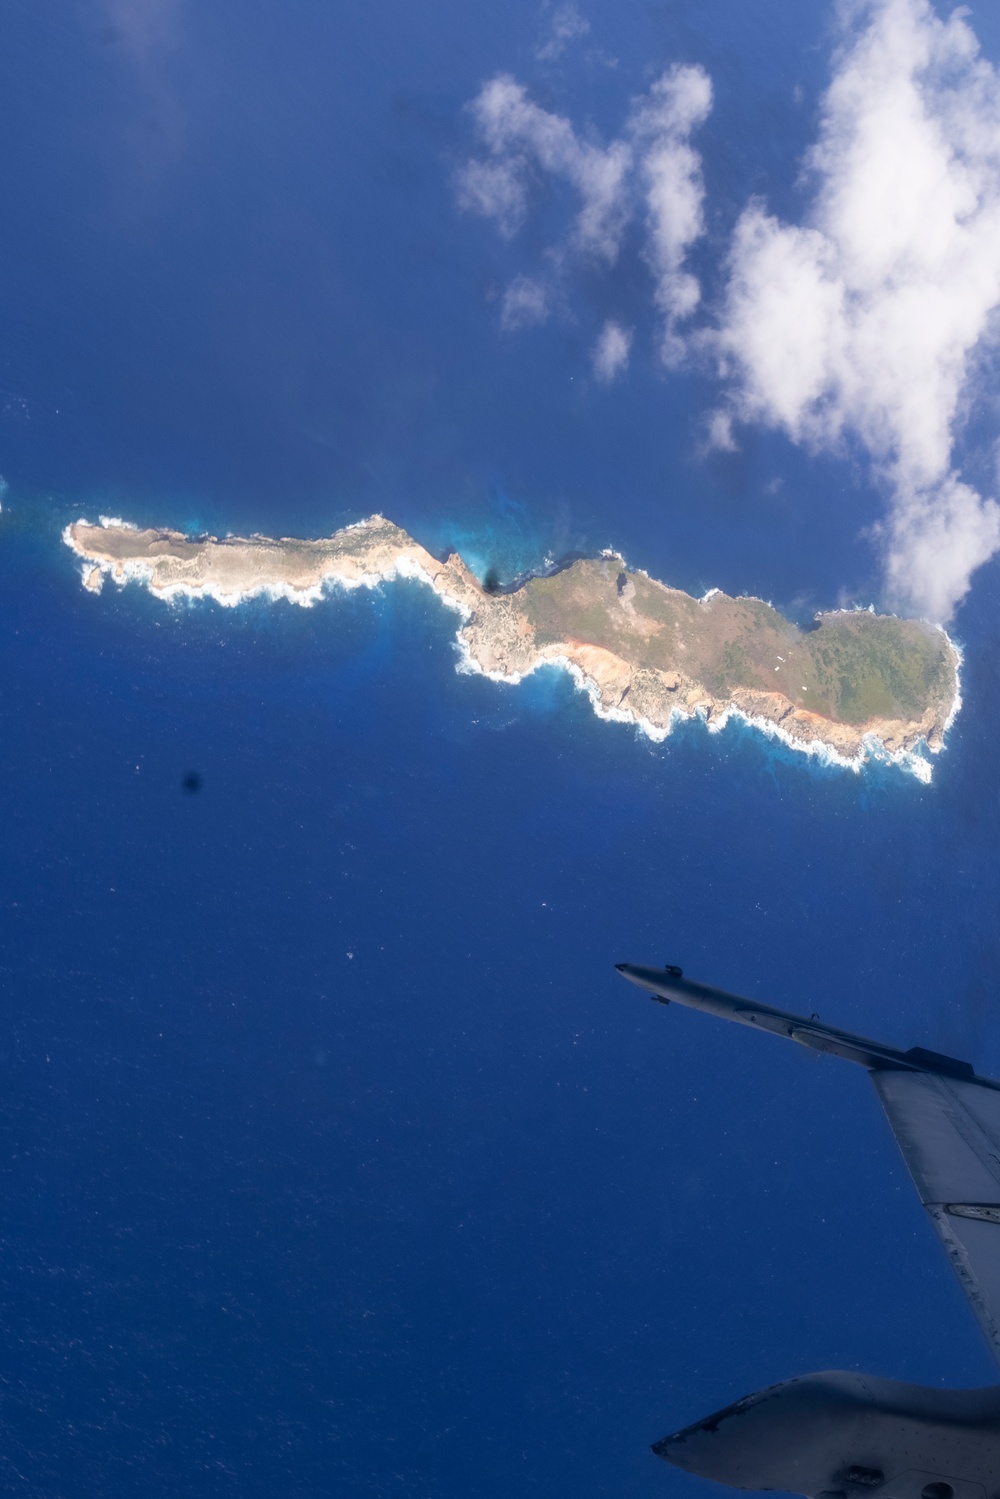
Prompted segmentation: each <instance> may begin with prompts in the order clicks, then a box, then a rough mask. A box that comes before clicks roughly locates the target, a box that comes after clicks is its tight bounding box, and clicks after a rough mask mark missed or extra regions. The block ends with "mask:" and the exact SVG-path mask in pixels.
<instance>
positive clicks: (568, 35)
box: [535, 5, 590, 62]
mask: <svg viewBox="0 0 1000 1499" xmlns="http://www.w3.org/2000/svg"><path fill="white" fill-rule="evenodd" d="M589 30H590V22H589V21H588V20H586V19H585V18H584V17H583V16H581V14H580V12H579V11H578V10H577V8H576V6H575V5H560V6H559V8H558V10H557V11H556V13H555V15H554V16H553V17H552V25H551V26H550V28H549V37H548V41H546V42H544V43H543V44H542V46H540V47H539V48H537V50H536V52H535V56H536V57H537V58H538V60H539V62H554V61H555V59H556V58H557V57H561V56H562V54H563V52H564V51H565V50H566V48H567V46H568V45H569V43H570V42H575V41H576V39H577V38H578V37H581V36H586V35H587V32H588V31H589Z"/></svg>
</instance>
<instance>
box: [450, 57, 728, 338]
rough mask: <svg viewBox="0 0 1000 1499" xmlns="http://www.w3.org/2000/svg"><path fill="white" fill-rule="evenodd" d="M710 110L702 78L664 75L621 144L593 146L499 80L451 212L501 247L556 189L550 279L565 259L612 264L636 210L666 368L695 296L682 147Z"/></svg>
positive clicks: (698, 216) (482, 104)
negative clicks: (487, 226)
mask: <svg viewBox="0 0 1000 1499" xmlns="http://www.w3.org/2000/svg"><path fill="white" fill-rule="evenodd" d="M711 101H712V87H711V83H710V81H709V78H708V75H707V74H706V73H705V72H704V70H703V69H702V68H699V67H674V68H671V69H669V70H668V71H667V72H666V73H664V75H663V77H662V78H660V79H659V80H658V81H657V82H656V83H655V84H654V85H653V87H652V88H651V89H650V91H649V93H648V94H645V95H643V96H642V97H640V98H638V99H636V100H634V101H633V104H632V108H631V111H630V114H629V117H628V120H627V122H626V126H625V130H624V132H623V134H622V135H621V136H620V137H618V138H616V139H614V140H612V141H611V142H609V143H608V144H607V145H601V144H599V143H597V142H596V141H594V140H592V139H589V138H585V137H583V136H582V135H581V134H579V133H578V132H577V130H576V129H575V128H574V126H573V124H572V123H571V122H570V121H569V120H568V119H566V118H565V117H564V116H562V115H558V114H555V113H552V112H550V111H549V110H546V109H543V108H542V107H541V106H540V105H538V104H535V103H534V102H533V101H532V100H531V99H530V98H529V97H528V93H527V90H526V89H525V88H524V87H523V86H522V85H521V84H519V83H518V82H517V81H516V80H515V79H513V78H511V77H510V76H509V75H507V74H501V75H499V76H498V77H496V78H493V79H491V80H490V81H489V82H488V83H487V84H485V85H484V86H483V88H482V89H481V91H480V93H479V94H478V95H477V97H476V98H475V99H474V100H473V102H472V105H471V110H472V116H473V119H474V121H475V125H476V130H477V134H478V135H479V137H480V140H481V141H482V143H483V145H484V146H485V148H486V151H487V154H486V155H485V156H479V157H474V158H473V159H472V160H470V161H469V162H468V163H467V164H466V165H465V166H464V167H463V168H462V170H461V171H460V172H459V174H458V179H457V191H458V199H459V204H460V206H461V207H462V208H464V209H466V210H468V211H471V212H473V213H477V214H480V215H481V216H483V217H484V218H489V219H492V220H493V222H494V223H495V224H496V227H497V229H498V230H499V232H500V233H501V235H503V236H504V237H505V238H508V239H509V238H513V236H514V235H515V234H516V233H517V232H518V230H519V229H520V228H521V226H522V225H523V223H524V220H525V218H526V216H527V214H528V211H529V203H530V197H531V187H532V185H533V184H534V183H536V182H538V181H541V180H544V179H561V180H562V181H564V182H567V183H568V184H569V185H570V186H571V187H572V188H573V189H574V190H575V193H576V196H577V200H578V203H579V208H578V211H577V213H576V215H575V217H574V220H573V224H572V226H571V229H570V231H569V235H568V238H567V241H566V243H565V244H563V245H560V246H556V247H553V248H552V249H551V250H550V253H549V256H548V261H549V266H550V274H552V271H553V269H555V270H558V268H559V267H565V265H566V263H567V259H568V258H571V257H572V256H573V255H577V256H582V257H584V258H586V259H587V260H588V261H590V263H591V264H597V265H601V264H603V265H606V266H611V265H613V264H614V263H615V261H616V259H617V257H618V254H619V251H620V249H621V244H622V238H623V235H624V232H625V229H626V227H627V225H628V223H629V222H630V220H631V219H633V218H634V217H635V216H636V214H637V213H639V212H640V211H644V213H645V218H646V226H647V235H648V244H647V249H646V259H647V261H648V264H649V266H650V268H651V270H652V272H653V276H654V282H655V301H656V304H657V306H658V307H659V309H660V311H661V313H662V316H663V321H664V338H663V352H664V357H665V358H667V359H668V360H670V361H674V360H676V358H677V356H678V351H679V350H680V348H681V341H680V339H679V337H678V333H677V327H678V324H679V323H680V322H681V321H682V320H683V319H685V318H687V317H689V316H690V314H691V313H692V312H693V311H694V309H695V307H696V306H697V304H698V300H699V295H700V292H699V287H698V283H697V281H696V280H695V278H694V277H693V276H692V275H691V274H690V272H688V271H686V270H685V269H684V260H685V257H686V255H687V252H688V250H689V248H690V246H691V245H692V243H693V242H694V241H695V240H696V239H697V238H698V237H699V236H700V235H701V234H702V233H703V228H704V226H703V220H702V201H703V198H704V187H703V184H702V180H701V161H700V157H699V156H698V154H697V152H696V151H695V150H694V149H693V148H692V147H691V145H690V143H689V137H690V135H691V132H692V131H693V130H694V129H695V128H696V127H697V126H698V125H700V124H701V123H702V121H703V120H704V119H705V117H706V116H707V114H708V111H709V109H710V108H711ZM515 285H516V283H515ZM511 290H513V287H512V288H511ZM505 306H506V301H505ZM534 321H538V319H534ZM507 325H508V326H510V324H509V323H508V324H507Z"/></svg>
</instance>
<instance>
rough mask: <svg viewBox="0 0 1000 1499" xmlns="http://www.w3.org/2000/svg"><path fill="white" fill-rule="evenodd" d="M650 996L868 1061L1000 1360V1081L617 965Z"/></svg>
mask: <svg viewBox="0 0 1000 1499" xmlns="http://www.w3.org/2000/svg"><path fill="white" fill-rule="evenodd" d="M617 966H618V971H619V972H620V973H621V974H623V975H624V977H625V978H627V979H630V980H631V982H632V983H634V984H638V985H639V987H640V988H642V989H646V990H648V991H649V993H650V994H651V996H652V998H654V999H657V1000H659V1001H660V1002H661V1003H666V1004H668V1003H669V1002H670V1001H671V1000H675V1001H677V1003H679V1004H682V1005H687V1006H689V1007H690V1008H692V1009H696V1010H707V1011H708V1012H709V1013H710V1014H713V1015H719V1016H722V1017H723V1018H724V1019H727V1020H735V1021H737V1022H738V1023H739V1024H741V1025H751V1026H753V1027H754V1028H755V1029H757V1030H767V1031H771V1032H772V1033H773V1034H775V1035H779V1036H786V1037H788V1038H789V1039H790V1040H792V1041H798V1042H799V1043H800V1044H801V1045H803V1046H808V1047H809V1048H810V1049H811V1050H813V1051H820V1052H827V1053H829V1054H830V1055H832V1056H839V1057H843V1058H845V1059H846V1060H847V1061H851V1062H857V1063H859V1064H860V1065H861V1066H863V1067H866V1068H867V1069H868V1071H869V1075H870V1076H871V1079H872V1082H873V1083H874V1085H875V1091H876V1092H877V1093H878V1096H879V1098H880V1100H881V1102H882V1107H883V1108H884V1110H885V1112H886V1116H887V1118H888V1120H889V1124H890V1126H891V1127H892V1132H893V1134H894V1135H895V1137H896V1142H897V1144H898V1145H899V1148H900V1150H901V1151H902V1153H903V1159H904V1161H905V1162H906V1164H907V1167H908V1168H909V1172H910V1175H911V1176H912V1177H913V1181H914V1184H915V1186H916V1188H917V1191H918V1192H919V1194H920V1200H921V1202H922V1203H923V1205H924V1208H925V1210H926V1212H927V1216H928V1217H929V1218H930V1220H931V1222H932V1224H933V1225H934V1228H935V1231H936V1232H937V1235H938V1237H939V1238H940V1240H941V1242H942V1244H943V1245H944V1248H945V1252H946V1253H947V1255H948V1258H949V1260H950V1261H951V1265H952V1268H953V1270H954V1271H955V1274H956V1275H957V1276H958V1280H959V1284H960V1285H961V1287H962V1290H963V1291H964V1292H965V1295H966V1297H967V1298H968V1301H969V1304H970V1306H971V1307H972V1310H973V1311H974V1312H975V1314H976V1317H977V1318H978V1321H979V1325H980V1327H981V1328H982V1329H983V1332H984V1333H985V1334H986V1337H987V1339H988V1340H989V1344H990V1347H991V1349H992V1351H993V1355H994V1357H995V1358H996V1359H997V1362H998V1363H1000V1084H998V1083H995V1082H992V1081H990V1079H988V1078H981V1077H977V1076H976V1074H975V1072H974V1071H973V1069H972V1067H971V1065H970V1064H969V1063H968V1062H960V1061H957V1060H956V1059H955V1058H954V1057H946V1056H942V1055H941V1054H940V1053H938V1052H933V1051H926V1050H925V1049H924V1048H923V1047H919V1046H914V1047H911V1048H910V1049H909V1051H897V1050H896V1049H895V1048H893V1047H891V1046H884V1045H883V1044H882V1043H881V1042H878V1041H870V1040H868V1039H866V1038H865V1037H864V1036H855V1035H852V1034H851V1032H850V1031H842V1030H839V1029H838V1028H837V1027H836V1026H828V1025H823V1024H821V1023H820V1022H819V1021H818V1020H817V1019H815V1018H812V1019H809V1020H806V1019H805V1018H803V1017H802V1016H799V1015H792V1014H790V1013H788V1012H787V1011H785V1010H777V1009H774V1008H773V1007H772V1006H770V1005H762V1004H757V1003H755V1002H754V1001H753V1000H749V999H741V998H739V997H738V996H737V995H734V994H726V993H724V992H723V991H722V990H721V989H710V988H708V987H707V986H706V985H704V984H696V983H692V982H691V980H690V979H685V978H684V977H683V975H682V973H681V970H680V969H679V968H643V967H639V966H636V965H634V964H631V963H619V964H618V965H617Z"/></svg>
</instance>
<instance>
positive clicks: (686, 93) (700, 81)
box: [629, 67, 712, 364]
mask: <svg viewBox="0 0 1000 1499" xmlns="http://www.w3.org/2000/svg"><path fill="white" fill-rule="evenodd" d="M711 108H712V84H711V80H710V79H709V76H708V74H707V73H706V72H705V70H704V69H703V68H698V67H673V68H670V69H668V71H667V72H666V73H664V75H663V77H662V78H661V79H659V81H658V82H657V83H655V84H654V85H653V87H652V88H651V89H650V91H649V93H648V94H647V95H646V97H645V98H643V99H639V100H637V101H636V103H635V106H634V108H633V112H632V117H631V120H630V122H629V123H630V130H631V133H632V138H633V140H634V141H635V143H636V148H637V155H638V163H639V172H640V175H641V177H642V181H643V185H644V188H645V195H646V208H647V225H648V229H649V243H648V246H647V249H646V258H647V260H648V261H649V264H650V267H651V268H652V271H653V275H654V277H655V278H656V293H655V297H656V304H657V306H658V307H659V309H660V311H661V313H662V314H663V318H664V335H663V343H662V353H663V357H664V359H665V361H666V362H667V363H668V364H672V363H675V362H676V361H677V360H678V358H679V357H680V356H681V354H682V353H683V344H682V342H681V340H680V339H679V337H678V335H677V331H676V330H677V325H678V323H679V322H681V321H682V320H683V319H685V318H688V317H690V315H691V313H693V312H694V310H695V308H696V307H697V305H698V302H699V301H700V298H701V289H700V287H699V285H698V282H697V280H696V279H695V277H694V276H692V275H691V273H690V271H687V270H685V269H684V260H685V257H686V255H687V252H688V250H689V249H690V247H691V246H692V245H693V244H694V242H695V240H697V239H700V237H701V235H702V234H703V233H704V230H705V222H704V215H703V212H702V204H703V202H704V198H705V185H704V182H703V181H702V175H701V157H700V156H699V155H698V153H697V151H695V150H694V149H693V148H692V146H691V145H690V144H689V143H688V142H689V137H690V135H691V132H692V131H693V130H695V129H696V128H697V127H698V126H699V125H701V124H703V123H704V121H705V120H706V119H707V118H708V114H709V111H710V110H711Z"/></svg>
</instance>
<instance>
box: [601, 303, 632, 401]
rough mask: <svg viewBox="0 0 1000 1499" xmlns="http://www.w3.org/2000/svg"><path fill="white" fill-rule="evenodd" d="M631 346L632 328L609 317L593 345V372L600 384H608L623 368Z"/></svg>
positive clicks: (625, 365) (626, 363) (626, 362)
mask: <svg viewBox="0 0 1000 1499" xmlns="http://www.w3.org/2000/svg"><path fill="white" fill-rule="evenodd" d="M631 348H632V329H631V328H623V327H622V325H621V323H615V322H613V321H612V320H611V319H610V318H609V319H608V321H607V322H606V323H605V324H604V327H603V328H602V329H601V334H600V337H599V338H598V340H597V343H596V345H595V346H594V374H595V375H596V376H597V378H598V380H600V381H601V383H602V385H610V384H611V382H612V380H616V379H617V378H618V376H619V375H620V374H621V373H622V372H623V371H624V370H625V368H626V367H627V365H628V356H629V351H630V350H631Z"/></svg>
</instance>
